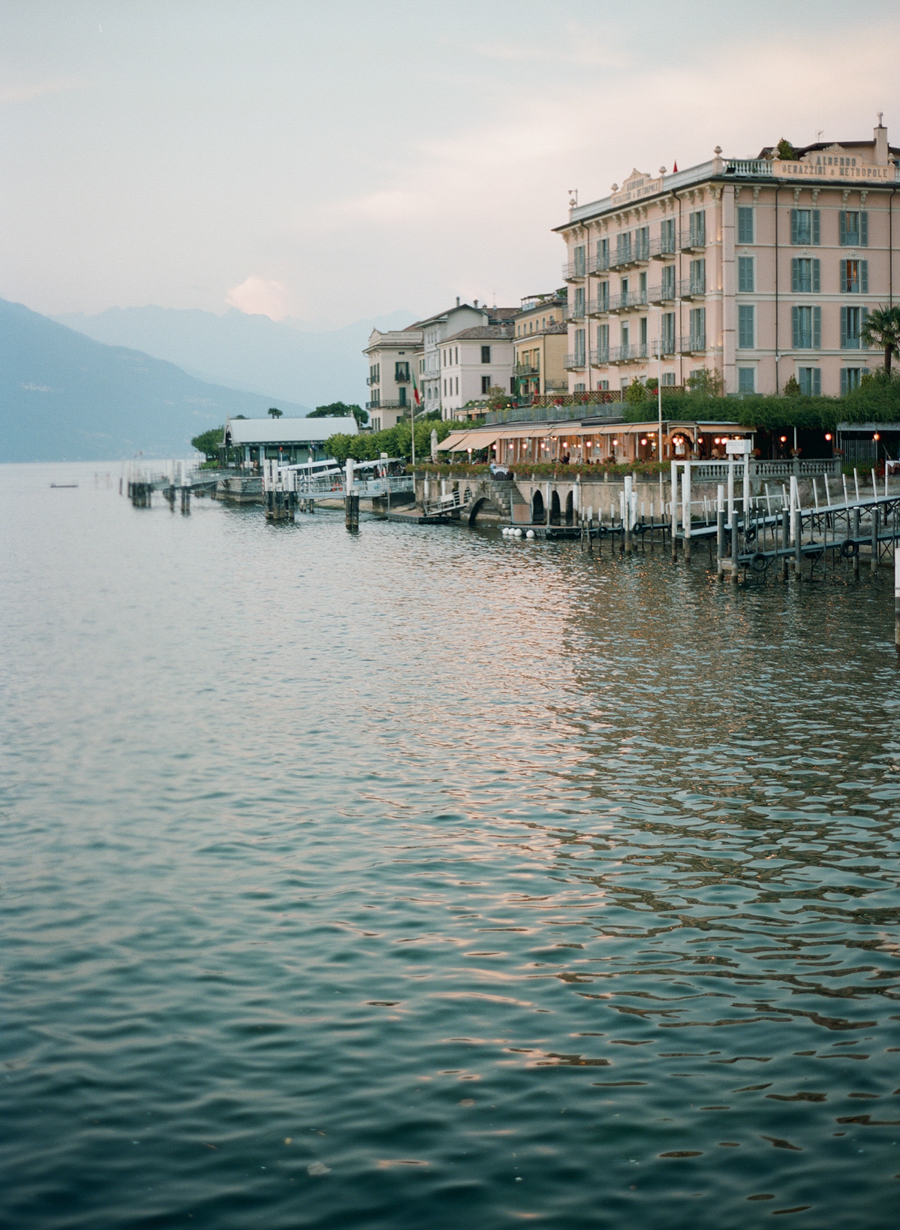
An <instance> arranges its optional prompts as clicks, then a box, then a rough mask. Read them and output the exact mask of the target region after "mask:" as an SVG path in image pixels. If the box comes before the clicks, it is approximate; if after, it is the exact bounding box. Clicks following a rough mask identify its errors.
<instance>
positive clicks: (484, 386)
mask: <svg viewBox="0 0 900 1230" xmlns="http://www.w3.org/2000/svg"><path fill="white" fill-rule="evenodd" d="M490 391H491V378H490V376H482V377H481V393H482V396H484V395H485V394H486V393H490Z"/></svg>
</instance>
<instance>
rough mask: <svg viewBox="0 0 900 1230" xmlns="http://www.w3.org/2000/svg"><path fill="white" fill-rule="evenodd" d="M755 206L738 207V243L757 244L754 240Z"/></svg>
mask: <svg viewBox="0 0 900 1230" xmlns="http://www.w3.org/2000/svg"><path fill="white" fill-rule="evenodd" d="M753 230H754V227H753V206H752V205H738V211H737V241H738V243H755V242H756V241H755V239H754V238H753Z"/></svg>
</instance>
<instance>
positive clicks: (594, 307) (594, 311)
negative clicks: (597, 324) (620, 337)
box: [588, 295, 609, 316]
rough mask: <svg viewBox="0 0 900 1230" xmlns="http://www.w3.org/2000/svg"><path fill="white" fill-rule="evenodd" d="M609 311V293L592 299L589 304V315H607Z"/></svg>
mask: <svg viewBox="0 0 900 1230" xmlns="http://www.w3.org/2000/svg"><path fill="white" fill-rule="evenodd" d="M608 313H609V295H603V296H601V297H600V298H598V299H592V300H591V301H590V303H589V304H588V316H606V315H607V314H608Z"/></svg>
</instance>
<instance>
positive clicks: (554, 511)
mask: <svg viewBox="0 0 900 1230" xmlns="http://www.w3.org/2000/svg"><path fill="white" fill-rule="evenodd" d="M561 520H562V509H561V508H560V504H559V492H558V491H556V490H554V492H553V494H552V495H551V496H550V519H549V524H550V525H559V523H560V521H561Z"/></svg>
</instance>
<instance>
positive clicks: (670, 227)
mask: <svg viewBox="0 0 900 1230" xmlns="http://www.w3.org/2000/svg"><path fill="white" fill-rule="evenodd" d="M659 250H660V252H674V251H675V219H674V218H664V219H663V221H662V223H661V224H660V228H659Z"/></svg>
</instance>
